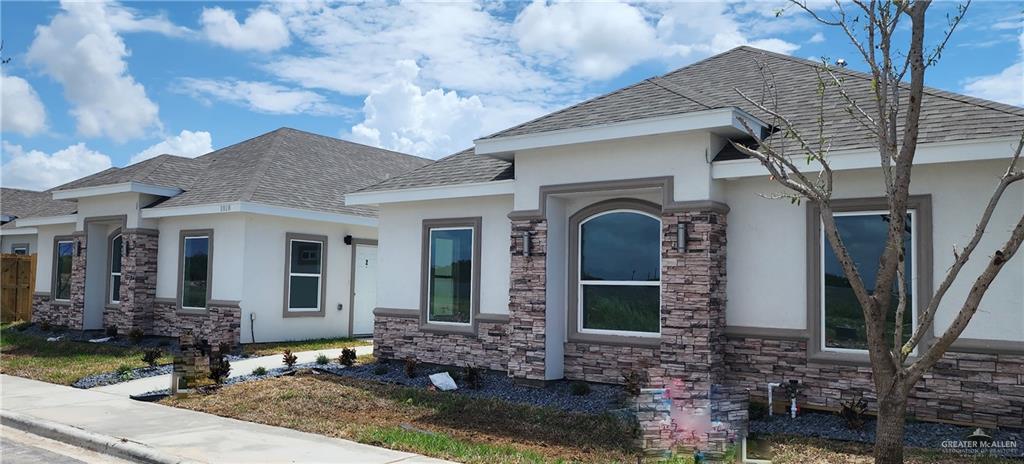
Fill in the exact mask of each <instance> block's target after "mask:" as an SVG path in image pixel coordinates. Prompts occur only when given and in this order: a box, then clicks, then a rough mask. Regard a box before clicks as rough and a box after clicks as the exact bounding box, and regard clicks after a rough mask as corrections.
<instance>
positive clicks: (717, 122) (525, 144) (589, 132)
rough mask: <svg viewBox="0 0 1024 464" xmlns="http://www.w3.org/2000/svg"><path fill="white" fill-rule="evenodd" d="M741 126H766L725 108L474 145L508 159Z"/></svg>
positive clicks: (732, 131) (729, 132) (740, 129)
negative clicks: (541, 151) (558, 149)
mask: <svg viewBox="0 0 1024 464" xmlns="http://www.w3.org/2000/svg"><path fill="white" fill-rule="evenodd" d="M745 125H746V126H750V128H751V129H753V130H756V131H759V130H760V129H762V128H766V127H768V125H767V124H765V123H764V122H762V121H760V120H759V119H757V118H755V117H754V116H752V115H750V114H749V113H747V112H745V111H743V110H741V109H739V108H736V107H726V108H715V109H711V110H705V111H694V112H689V113H683V114H674V115H670V116H659V117H655V118H644V119H634V120H630V121H624V122H616V123H611V124H600V125H595V126H586V127H576V128H571V129H561V130H554V131H547V132H537V133H530V134H521V135H511V136H506V137H492V138H484V139H477V140H475V141H474V144H475V150H476V154H477V155H487V156H493V157H496V158H500V159H505V160H512V159H513V158H514V157H515V153H516V152H517V151H522V150H532V149H538V148H549V147H556V146H561V145H572V144H578V143H589V142H602V141H608V140H616V139H624V138H630V137H643V136H649V135H659V134H670V133H676V132H690V131H699V130H705V131H709V132H712V133H716V134H720V135H725V136H736V135H745V134H747V128H746V126H745Z"/></svg>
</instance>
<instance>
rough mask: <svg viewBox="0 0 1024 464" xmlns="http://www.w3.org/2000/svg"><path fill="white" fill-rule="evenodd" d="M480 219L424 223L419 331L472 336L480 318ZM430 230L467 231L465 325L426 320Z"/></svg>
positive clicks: (429, 220) (470, 218)
mask: <svg viewBox="0 0 1024 464" xmlns="http://www.w3.org/2000/svg"><path fill="white" fill-rule="evenodd" d="M482 223H483V218H482V217H480V216H477V217H466V218H450V219H424V220H423V241H422V244H421V250H420V254H421V260H422V264H421V268H420V328H421V329H423V330H428V331H436V332H453V333H476V328H477V320H478V319H479V316H480V272H481V262H480V253H481V244H480V242H481V241H482V240H481V231H482ZM434 230H470V231H471V232H470V237H471V240H472V242H471V244H470V247H471V250H472V253H471V260H472V261H471V263H470V266H471V281H470V292H469V294H470V300H469V306H470V312H469V322H444V321H433V320H431V319H430V289H431V282H430V269H431V259H432V256H431V248H432V247H431V235H432V231H434Z"/></svg>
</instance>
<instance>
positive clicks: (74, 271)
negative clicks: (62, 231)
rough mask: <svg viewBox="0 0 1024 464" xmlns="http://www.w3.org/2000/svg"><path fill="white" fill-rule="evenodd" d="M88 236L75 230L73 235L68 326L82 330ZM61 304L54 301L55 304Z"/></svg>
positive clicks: (83, 324) (83, 325) (54, 270)
mask: <svg viewBox="0 0 1024 464" xmlns="http://www.w3.org/2000/svg"><path fill="white" fill-rule="evenodd" d="M87 237H88V235H86V233H85V232H75V235H74V236H73V237H72V247H73V250H72V252H71V296H70V300H71V304H70V306H69V308H68V311H67V315H68V316H67V327H68V328H69V329H72V330H82V329H83V328H84V327H85V256H86V254H87V253H86V252H85V251H86V249H87V247H88V245H89V243H88V239H87ZM79 250H81V251H79ZM52 272H54V273H56V272H57V270H56V269H53V270H52ZM51 290H52V291H56V290H57V289H56V288H54V289H51ZM60 304H61V303H59V302H54V303H53V305H54V306H56V305H60Z"/></svg>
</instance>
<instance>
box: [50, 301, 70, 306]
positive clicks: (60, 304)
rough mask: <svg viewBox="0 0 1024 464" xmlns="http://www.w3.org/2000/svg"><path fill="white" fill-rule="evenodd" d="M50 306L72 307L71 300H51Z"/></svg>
mask: <svg viewBox="0 0 1024 464" xmlns="http://www.w3.org/2000/svg"><path fill="white" fill-rule="evenodd" d="M50 304H52V305H57V306H71V300H50Z"/></svg>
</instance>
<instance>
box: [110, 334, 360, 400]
mask: <svg viewBox="0 0 1024 464" xmlns="http://www.w3.org/2000/svg"><path fill="white" fill-rule="evenodd" d="M341 350H342V348H335V349H329V350H318V351H302V352H298V353H294V354H295V356H298V358H299V361H298V363H299V364H302V363H310V362H314V361H316V358H317V356H319V355H321V354H323V355H325V356H327V357H328V358H330V359H331V360H332V361H335V360H337V359H338V356H341ZM367 354H373V346H372V345H367V346H358V347H356V355H357V356H363V355H367ZM257 367H263V368H264V369H266V370H268V371H269V370H270V369H276V368H278V367H284V361H282V357H281V355H280V354H275V355H272V356H260V357H258V358H248V359H242V360H239V361H234V362H232V363H231V375H230V376H229V377H238V376H241V375H249V374H252V371H253V369H256V368H257ZM165 388H171V375H170V374H165V375H156V376H153V377H146V378H144V379H138V380H132V381H128V382H121V383H115V384H113V385H106V386H103V387H96V388H92V389H90V390H92V391H98V392H104V393H113V394H115V395H121V396H130V395H141V394H143V393H148V392H151V391H155V390H163V389H165Z"/></svg>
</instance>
